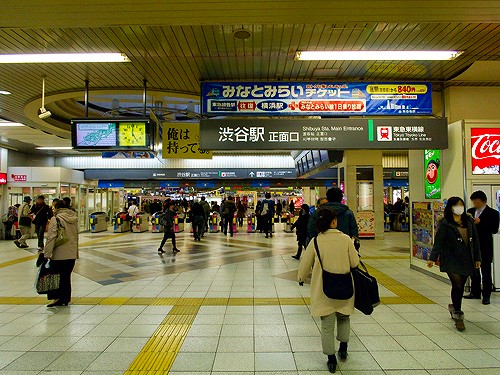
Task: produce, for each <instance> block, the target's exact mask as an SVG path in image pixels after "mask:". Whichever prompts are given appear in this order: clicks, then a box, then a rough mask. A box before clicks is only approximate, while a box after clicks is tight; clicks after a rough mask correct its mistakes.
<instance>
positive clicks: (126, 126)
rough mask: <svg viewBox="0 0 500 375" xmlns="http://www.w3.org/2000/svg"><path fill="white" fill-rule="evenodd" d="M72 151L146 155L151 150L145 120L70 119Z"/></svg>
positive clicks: (150, 131)
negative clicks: (140, 152) (139, 152)
mask: <svg viewBox="0 0 500 375" xmlns="http://www.w3.org/2000/svg"><path fill="white" fill-rule="evenodd" d="M71 125H72V128H71V129H72V132H71V133H72V142H73V148H74V149H76V150H82V151H112V150H114V151H146V150H152V149H153V148H154V130H153V126H152V124H151V123H150V121H149V119H73V120H72V121H71Z"/></svg>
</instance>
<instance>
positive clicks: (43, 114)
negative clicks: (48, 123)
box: [38, 107, 52, 120]
mask: <svg viewBox="0 0 500 375" xmlns="http://www.w3.org/2000/svg"><path fill="white" fill-rule="evenodd" d="M50 116H52V113H51V112H50V111H48V110H46V109H45V108H44V107H42V108H40V113H39V114H38V117H40V118H41V119H42V120H43V119H46V118H49V117H50Z"/></svg>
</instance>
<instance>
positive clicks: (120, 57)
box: [0, 53, 130, 64]
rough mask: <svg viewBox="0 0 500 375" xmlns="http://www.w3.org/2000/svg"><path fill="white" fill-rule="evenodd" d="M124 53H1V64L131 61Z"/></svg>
mask: <svg viewBox="0 0 500 375" xmlns="http://www.w3.org/2000/svg"><path fill="white" fill-rule="evenodd" d="M129 61H130V59H129V58H128V57H127V55H125V54H124V53H33V54H32V53H29V54H11V55H1V54H0V64H45V63H93V62H95V63H98V62H129Z"/></svg>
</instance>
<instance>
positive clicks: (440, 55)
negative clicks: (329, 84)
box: [295, 51, 462, 61]
mask: <svg viewBox="0 0 500 375" xmlns="http://www.w3.org/2000/svg"><path fill="white" fill-rule="evenodd" d="M461 53H462V52H461V51H298V52H297V53H296V54H295V60H353V61H383V60H392V61H418V60H425V61H430V60H453V59H455V58H456V57H458V56H459V55H460V54H461Z"/></svg>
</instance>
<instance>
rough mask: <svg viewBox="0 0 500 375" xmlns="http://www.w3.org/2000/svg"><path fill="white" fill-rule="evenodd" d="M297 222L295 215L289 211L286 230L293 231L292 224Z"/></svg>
mask: <svg viewBox="0 0 500 375" xmlns="http://www.w3.org/2000/svg"><path fill="white" fill-rule="evenodd" d="M293 223H295V215H294V214H292V213H290V212H288V213H287V214H286V217H285V232H286V233H292V225H293Z"/></svg>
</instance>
